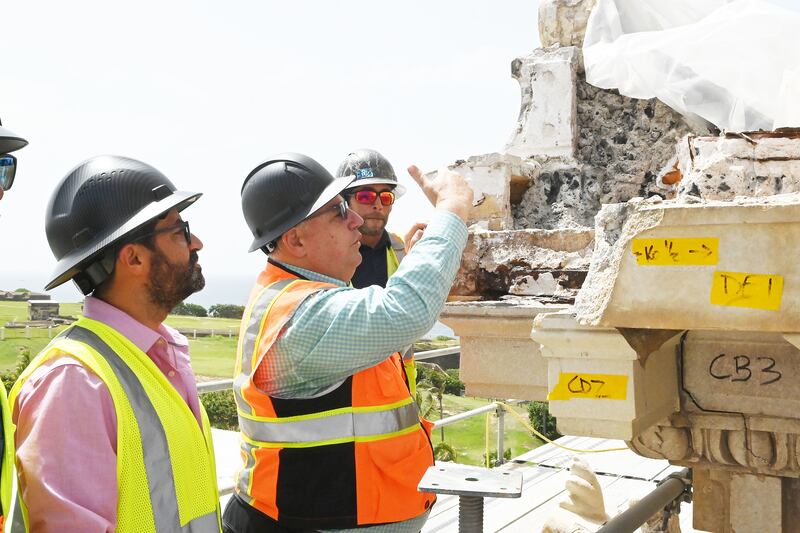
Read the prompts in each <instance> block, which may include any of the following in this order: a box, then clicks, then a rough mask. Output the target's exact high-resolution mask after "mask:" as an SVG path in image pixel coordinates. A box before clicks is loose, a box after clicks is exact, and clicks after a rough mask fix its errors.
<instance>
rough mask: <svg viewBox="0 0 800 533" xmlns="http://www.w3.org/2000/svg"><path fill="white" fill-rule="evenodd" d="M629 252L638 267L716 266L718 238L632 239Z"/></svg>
mask: <svg viewBox="0 0 800 533" xmlns="http://www.w3.org/2000/svg"><path fill="white" fill-rule="evenodd" d="M631 252H632V253H633V255H634V256H636V262H637V263H639V264H640V265H649V266H683V265H686V266H690V265H716V264H717V261H719V238H718V237H703V238H675V239H633V242H631Z"/></svg>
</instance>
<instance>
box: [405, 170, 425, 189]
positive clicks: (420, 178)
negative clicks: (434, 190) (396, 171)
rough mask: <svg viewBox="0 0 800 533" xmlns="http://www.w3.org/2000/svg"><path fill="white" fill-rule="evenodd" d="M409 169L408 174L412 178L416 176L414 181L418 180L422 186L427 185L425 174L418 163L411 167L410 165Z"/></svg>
mask: <svg viewBox="0 0 800 533" xmlns="http://www.w3.org/2000/svg"><path fill="white" fill-rule="evenodd" d="M407 170H408V174H409V175H410V176H411V177H412V178H414V181H416V182H417V185H419V186H420V187H424V186H425V176H423V175H422V172H421V171H420V169H419V168H418V167H417V165H411V166H410V167H408V169H407Z"/></svg>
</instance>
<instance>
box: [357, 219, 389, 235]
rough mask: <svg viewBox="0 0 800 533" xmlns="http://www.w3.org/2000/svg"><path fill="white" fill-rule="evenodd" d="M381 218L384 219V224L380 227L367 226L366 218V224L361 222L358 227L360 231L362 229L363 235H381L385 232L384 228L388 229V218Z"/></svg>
mask: <svg viewBox="0 0 800 533" xmlns="http://www.w3.org/2000/svg"><path fill="white" fill-rule="evenodd" d="M370 220H378V219H370ZM381 220H382V221H383V226H381V228H380V229H372V228H367V224H366V222H367V221H366V220H364V224H361V225H360V226H359V227H358V231H360V232H361V234H362V235H367V236H375V235H381V234H383V230H384V229H386V219H385V218H384V219H381Z"/></svg>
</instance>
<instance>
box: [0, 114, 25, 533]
mask: <svg viewBox="0 0 800 533" xmlns="http://www.w3.org/2000/svg"><path fill="white" fill-rule="evenodd" d="M27 144H28V141H26V140H25V139H23V138H22V137H20V136H19V135H17V134H15V133H13V132H11V131H10V130H8V129H6V128H4V127H3V126H2V124H0V198H2V197H3V194H4V193H5V191H7V190H9V189H10V188H11V186H12V185H13V184H14V177H15V176H16V173H17V158H16V157H14V156H13V155H11V152H15V151H16V150H19V149H20V148H23V147H25V146H26V145H27ZM0 416H2V420H3V421H2V430H3V432H2V435H0V458H1V459H0V508H1V509H0V511H2V514H0V530H2V531H11V529H12V526H13V522H12V520H11V518H10V517H11V516H13V515H14V509H13V507H12V506H13V504H14V500H15V498H14V497H13V495H14V494H15V493H16V482H17V476H16V474H15V471H14V432H13V429H12V427H11V410H10V409H9V408H8V397H7V395H6V388H5V387H3V386H2V385H0Z"/></svg>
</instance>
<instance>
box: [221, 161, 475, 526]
mask: <svg viewBox="0 0 800 533" xmlns="http://www.w3.org/2000/svg"><path fill="white" fill-rule="evenodd" d="M409 171H410V172H411V174H412V176H414V177H415V179H416V180H417V182H418V183H419V184H420V185H421V187H422V189H423V191H424V192H425V193H426V195H427V196H428V198H430V200H431V201H432V202H433V203H434V204H435V205H436V207H437V211H436V214H435V215H434V217H433V218H432V220H431V222H430V224H429V225H428V229H427V231H426V233H425V236H424V237H423V238H422V239H421V240H420V241H419V242H418V243H417V245H416V246H415V247H414V249H413V250H412V251H411V252H410V253H409V254H408V255H407V256H406V258H405V259H404V260H403V263H402V264H401V265H400V267H399V269H398V270H397V272H396V273H395V274H394V275H393V276H392V277H391V278H389V280H388V282H387V284H386V287H385V288H382V287H379V286H371V287H369V288H365V289H355V288H352V287H349V286H348V281H349V280H350V279H351V278H352V276H353V272H354V270H355V268H356V267H357V266H358V264H359V263H360V261H361V255H360V254H359V246H360V240H361V233H359V231H358V227H359V226H360V225H361V224H362V222H363V220H362V219H361V217H360V216H358V215H357V214H356V213H354V212H353V211H351V210H350V209H348V207H347V203H346V202H345V201H344V198H343V197H342V196H341V193H342V192H343V191H344V190H345V188H346V187H347V186H348V185H349V184H350V182H351V181H352V178H351V177H348V178H338V179H334V178H333V176H331V174H330V173H329V172H328V171H327V170H325V169H324V168H323V167H322V166H321V165H319V164H318V163H317V162H316V161H314V160H313V159H311V158H309V157H306V156H303V155H300V154H293V153H289V154H281V155H278V156H276V157H274V158H272V159H270V160H268V161H265V162H264V163H262V164H260V165H258V166H257V167H256V168H254V169H253V170H252V171H251V172H250V174H249V175H248V176H247V177H246V179H245V182H244V185H243V186H242V210H243V212H244V216H245V220H246V221H247V224H248V226H249V227H250V230H251V231H252V233H253V236H254V240H253V243H252V245H251V247H250V250H251V251H254V250H262V251H264V252H265V253H267V255H268V260H267V265H266V267H265V269H264V270H263V271H262V272H261V273H260V274H259V275H258V279H257V281H256V284H255V287H254V289H253V292H252V293H251V296H250V300H249V302H248V305H247V307H246V309H245V314H244V317H243V319H242V330H241V333H240V336H239V346H238V353H237V362H236V370H235V377H234V396H235V398H236V402H237V408H238V414H239V426H240V429H241V432H242V445H241V446H242V448H241V451H242V457H243V459H244V464H243V466H242V469H241V470H240V472H239V474H238V475H237V479H236V493H235V495H234V496H233V497H232V498H231V500H230V501H229V503H228V506H227V507H226V509H225V513H224V515H223V529H224V530H225V531H226V532H235V533H242V532H257V531H300V530H306V531H307V530H317V531H330V530H338V531H342V530H344V531H350V530H353V531H356V530H358V531H360V532H364V531H367V532H388V531H399V532H405V531H408V532H412V531H414V532H416V531H419V529H420V528H421V527H422V525H423V524H424V522H425V520H426V519H427V516H428V513H429V510H430V506H431V505H432V503H433V501H434V499H433V497H432V496H431V495H429V494H423V493H420V492H418V491H417V484H418V483H419V480H420V478H421V477H422V475H423V474H424V472H425V470H426V469H427V468H428V466H430V465H432V464H433V453H432V448H431V444H430V439H429V432H428V428H425V427H424V426H423V423H422V421H421V420H420V418H419V415H418V411H417V408H416V404H415V403H414V400H413V399H412V398H411V396H410V392H409V383H408V382H407V380H406V376H405V373H404V372H403V369H402V362H401V360H400V355H399V354H398V353H397V352H398V350H400V349H402V348H403V347H404V346H408V345H409V344H411V343H412V342H414V341H415V340H416V339H417V338H419V337H420V336H421V335H423V334H424V333H427V332H428V330H430V328H431V326H432V325H433V324H434V322H435V321H436V317H437V315H438V314H439V311H440V310H441V308H442V306H443V304H444V301H445V298H446V296H447V293H448V290H449V288H450V285H451V283H452V281H453V278H454V277H455V273H456V270H457V269H458V265H459V261H460V257H461V253H462V251H463V248H464V246H465V244H466V238H467V228H466V225H465V224H464V220H465V219H466V216H467V211H468V209H469V207H470V205H471V201H472V191H471V190H470V189H469V187H468V186H467V185H466V182H465V180H464V179H463V178H462V177H461V176H459V175H458V174H455V173H453V172H451V171H448V170H446V169H445V170H443V171H441V172H440V174H439V178H438V179H437V180H436V181H434V182H431V181H429V180H426V179H425V178H424V177H422V176H421V174H420V173H419V171H418V170H417V168H416V167H411V169H409Z"/></svg>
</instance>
